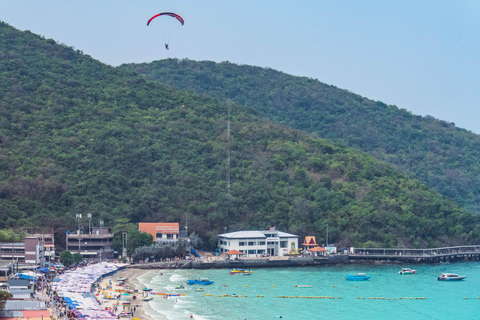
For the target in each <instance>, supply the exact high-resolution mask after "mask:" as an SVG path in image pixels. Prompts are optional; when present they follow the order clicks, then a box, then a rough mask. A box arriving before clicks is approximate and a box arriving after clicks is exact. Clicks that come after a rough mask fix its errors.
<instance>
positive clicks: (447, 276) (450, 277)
mask: <svg viewBox="0 0 480 320" xmlns="http://www.w3.org/2000/svg"><path fill="white" fill-rule="evenodd" d="M466 277H467V276H459V275H458V274H455V273H442V275H441V276H440V277H438V278H437V280H438V281H459V280H463V279H465V278H466Z"/></svg>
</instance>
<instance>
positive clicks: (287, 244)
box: [218, 230, 299, 257]
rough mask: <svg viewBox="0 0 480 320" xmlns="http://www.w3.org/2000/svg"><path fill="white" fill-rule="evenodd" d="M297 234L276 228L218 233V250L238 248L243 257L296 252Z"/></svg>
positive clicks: (281, 254)
mask: <svg viewBox="0 0 480 320" xmlns="http://www.w3.org/2000/svg"><path fill="white" fill-rule="evenodd" d="M298 238H299V236H297V235H294V234H290V233H286V232H282V231H276V230H266V231H236V232H230V233H223V234H219V235H218V251H219V253H220V254H224V253H225V252H227V251H230V250H238V251H240V252H242V253H243V254H244V256H245V257H261V256H285V255H288V254H296V253H297V250H298Z"/></svg>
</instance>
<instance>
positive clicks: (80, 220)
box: [76, 213, 82, 253]
mask: <svg viewBox="0 0 480 320" xmlns="http://www.w3.org/2000/svg"><path fill="white" fill-rule="evenodd" d="M76 217H77V220H78V230H77V237H78V253H80V228H81V226H82V214H81V213H77V215H76Z"/></svg>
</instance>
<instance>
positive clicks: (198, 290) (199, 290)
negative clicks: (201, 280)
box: [195, 288, 204, 292]
mask: <svg viewBox="0 0 480 320" xmlns="http://www.w3.org/2000/svg"><path fill="white" fill-rule="evenodd" d="M195 291H197V292H203V291H204V290H203V288H198V289H195Z"/></svg>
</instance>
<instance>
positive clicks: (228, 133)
mask: <svg viewBox="0 0 480 320" xmlns="http://www.w3.org/2000/svg"><path fill="white" fill-rule="evenodd" d="M231 112H232V100H230V99H228V100H227V193H230V114H231Z"/></svg>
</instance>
